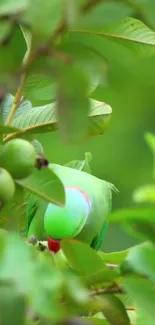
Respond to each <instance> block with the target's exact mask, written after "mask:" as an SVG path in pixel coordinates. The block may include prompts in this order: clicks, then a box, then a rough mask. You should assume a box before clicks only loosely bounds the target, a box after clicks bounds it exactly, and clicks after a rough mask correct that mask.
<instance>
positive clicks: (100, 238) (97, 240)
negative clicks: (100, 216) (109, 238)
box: [91, 222, 108, 251]
mask: <svg viewBox="0 0 155 325" xmlns="http://www.w3.org/2000/svg"><path fill="white" fill-rule="evenodd" d="M107 228H108V223H106V222H105V223H104V224H103V226H102V229H101V232H100V234H99V235H98V236H97V237H95V238H94V240H93V242H92V244H91V247H92V248H93V249H95V250H97V251H98V250H99V249H100V247H101V246H102V243H103V240H104V237H105V233H106V231H107Z"/></svg>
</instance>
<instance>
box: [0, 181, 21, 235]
mask: <svg viewBox="0 0 155 325" xmlns="http://www.w3.org/2000/svg"><path fill="white" fill-rule="evenodd" d="M25 212H26V205H25V196H24V190H23V188H22V187H21V186H19V185H17V184H16V191H15V194H14V196H13V199H12V200H11V201H10V202H9V203H8V204H7V205H6V206H4V207H3V209H2V210H1V211H0V227H3V228H5V229H7V230H8V231H10V230H14V231H17V232H18V233H20V232H22V228H23V226H24V224H25Z"/></svg>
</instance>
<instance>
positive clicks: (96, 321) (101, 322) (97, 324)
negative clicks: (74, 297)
mask: <svg viewBox="0 0 155 325" xmlns="http://www.w3.org/2000/svg"><path fill="white" fill-rule="evenodd" d="M82 319H83V320H84V321H86V322H88V324H92V325H109V323H108V322H107V321H106V320H105V319H100V318H95V317H82ZM86 325H87V323H86Z"/></svg>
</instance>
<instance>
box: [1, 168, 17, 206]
mask: <svg viewBox="0 0 155 325" xmlns="http://www.w3.org/2000/svg"><path fill="white" fill-rule="evenodd" d="M14 193H15V183H14V181H13V179H12V177H11V175H10V174H9V173H8V171H7V170H5V169H3V168H0V205H3V204H5V203H7V202H8V201H9V200H11V199H12V197H13V195H14Z"/></svg>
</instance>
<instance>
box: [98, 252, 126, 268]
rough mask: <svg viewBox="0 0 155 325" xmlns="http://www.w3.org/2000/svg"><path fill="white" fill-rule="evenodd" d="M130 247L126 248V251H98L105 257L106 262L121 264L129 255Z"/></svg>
mask: <svg viewBox="0 0 155 325" xmlns="http://www.w3.org/2000/svg"><path fill="white" fill-rule="evenodd" d="M129 252H130V249H126V250H124V251H119V252H112V253H104V252H100V251H99V252H98V255H99V256H100V257H101V258H103V260H104V262H105V263H106V264H116V265H118V264H120V263H121V262H122V261H124V260H125V258H126V257H127V256H128V254H129Z"/></svg>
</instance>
